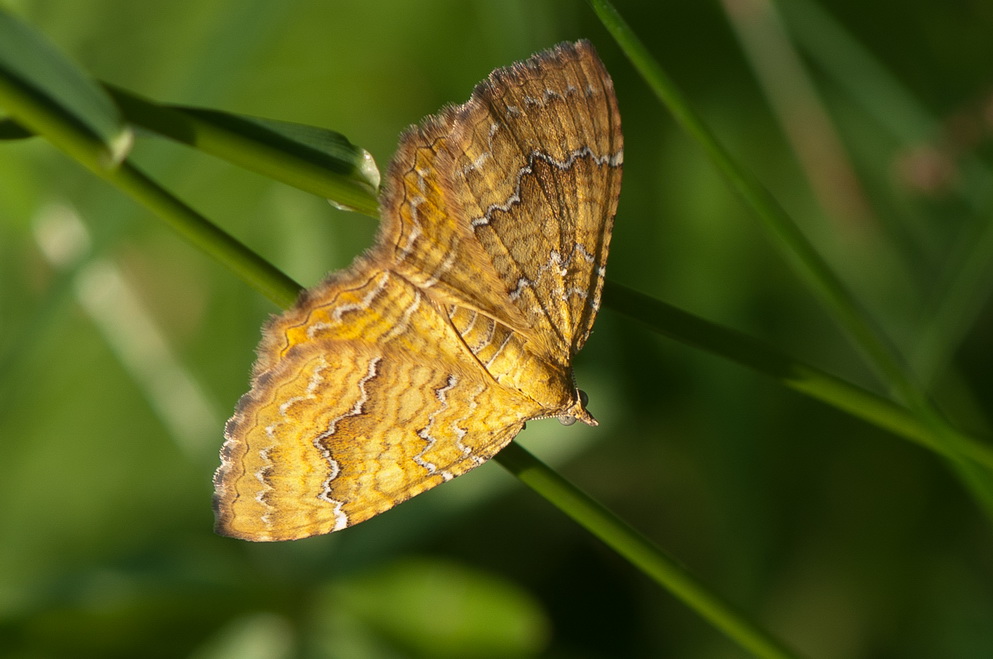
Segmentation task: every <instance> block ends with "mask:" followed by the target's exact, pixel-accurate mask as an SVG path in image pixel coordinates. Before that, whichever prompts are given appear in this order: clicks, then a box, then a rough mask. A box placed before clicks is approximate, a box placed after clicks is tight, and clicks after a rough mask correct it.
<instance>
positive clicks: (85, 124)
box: [0, 7, 133, 167]
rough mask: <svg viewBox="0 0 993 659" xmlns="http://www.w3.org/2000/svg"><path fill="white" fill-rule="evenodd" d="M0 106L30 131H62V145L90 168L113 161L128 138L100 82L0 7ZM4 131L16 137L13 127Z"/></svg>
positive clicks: (123, 150) (123, 152)
mask: <svg viewBox="0 0 993 659" xmlns="http://www.w3.org/2000/svg"><path fill="white" fill-rule="evenodd" d="M0 107H2V108H3V109H5V110H6V111H7V112H8V113H9V114H10V116H11V117H13V119H14V120H16V122H17V123H18V124H20V125H21V126H22V127H23V128H25V129H27V130H29V131H31V132H35V133H48V132H51V131H53V130H63V131H66V133H67V134H66V136H65V137H66V138H67V140H66V142H67V144H70V145H71V147H72V148H73V149H74V150H75V151H77V152H78V154H79V156H80V157H81V158H85V159H86V160H88V161H89V162H90V163H91V164H90V165H89V166H91V167H114V166H116V165H117V164H118V163H120V162H121V161H122V160H123V159H124V158H125V156H126V155H127V153H128V151H129V150H130V148H131V144H132V141H133V140H132V134H131V130H130V129H129V128H128V126H127V125H126V124H125V123H124V121H123V120H122V119H121V116H120V113H119V112H118V111H117V107H116V106H115V105H114V103H113V101H111V100H110V98H109V97H108V96H107V94H106V93H105V92H104V90H103V89H102V88H101V87H100V85H98V84H97V83H96V82H94V81H93V80H91V79H90V78H89V77H88V76H87V75H86V74H85V73H84V72H83V71H82V70H80V69H79V68H78V67H77V66H76V65H75V64H74V63H73V62H72V61H71V60H70V59H69V58H67V57H66V56H64V55H63V54H62V53H60V52H59V51H58V50H57V49H56V48H55V47H54V46H53V45H52V44H51V43H50V42H49V41H48V40H47V39H46V38H45V37H44V36H42V35H41V34H39V33H37V32H36V31H35V30H34V29H33V28H31V27H30V26H29V25H27V24H26V23H24V22H23V21H21V20H19V19H17V18H15V17H14V16H13V15H11V14H10V13H8V12H7V11H6V10H5V9H3V8H2V7H0ZM12 131H13V132H12ZM5 132H7V133H8V135H13V136H17V135H16V130H15V129H13V128H7V129H5Z"/></svg>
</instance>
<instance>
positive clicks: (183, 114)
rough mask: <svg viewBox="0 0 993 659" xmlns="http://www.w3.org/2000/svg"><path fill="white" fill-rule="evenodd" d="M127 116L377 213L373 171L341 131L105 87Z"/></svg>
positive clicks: (298, 185)
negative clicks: (172, 102)
mask: <svg viewBox="0 0 993 659" xmlns="http://www.w3.org/2000/svg"><path fill="white" fill-rule="evenodd" d="M107 89H108V91H109V92H110V94H111V95H112V96H113V98H114V99H115V100H116V101H117V103H118V104H119V105H120V107H121V110H122V111H123V112H124V114H125V116H126V117H127V118H128V120H129V121H130V122H131V123H133V124H134V125H136V126H139V127H141V128H145V129H147V130H149V131H153V132H155V133H156V134H158V135H161V136H163V137H167V138H169V139H172V140H175V141H177V142H181V143H183V144H187V145H189V146H192V147H194V148H197V149H200V150H202V151H204V152H206V153H210V154H212V155H215V156H217V157H219V158H223V159H224V160H227V161H228V162H231V163H234V164H236V165H238V166H240V167H244V168H245V169H249V170H251V171H254V172H258V173H259V174H263V175H265V176H269V177H271V178H273V179H276V180H278V181H282V182H283V183H286V184H288V185H292V186H294V187H296V188H299V189H301V190H305V191H307V192H311V193H313V194H317V195H320V196H322V197H325V198H327V199H328V200H330V201H331V202H332V203H334V204H335V205H336V206H338V207H340V208H344V209H346V210H355V211H358V212H360V213H363V214H365V215H370V216H372V217H378V215H379V210H378V201H377V198H376V195H377V190H378V188H379V170H378V169H377V168H376V163H375V161H374V160H373V158H372V156H371V155H370V154H369V152H368V151H366V150H365V149H362V148H360V147H358V146H356V145H354V144H352V143H351V142H349V141H348V138H346V137H345V136H344V135H342V134H341V133H336V132H334V131H331V130H327V129H324V128H317V127H314V126H305V125H303V124H294V123H290V122H286V121H274V120H271V119H260V118H257V117H246V116H243V115H237V114H231V113H227V112H219V111H216V110H204V109H196V108H187V107H179V106H169V105H162V104H159V103H154V102H152V101H149V100H147V99H144V98H141V97H139V96H136V95H134V94H132V93H130V92H127V91H125V90H123V89H118V88H115V87H111V86H108V87H107Z"/></svg>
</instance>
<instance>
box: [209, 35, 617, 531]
mask: <svg viewBox="0 0 993 659" xmlns="http://www.w3.org/2000/svg"><path fill="white" fill-rule="evenodd" d="M622 164H623V138H622V136H621V122H620V115H619V114H618V110H617V99H616V97H615V95H614V88H613V83H612V81H611V79H610V76H609V75H608V74H607V71H606V70H605V68H604V66H603V64H602V63H601V62H600V60H599V58H598V57H597V55H596V52H595V51H594V49H593V47H592V46H591V45H590V44H589V43H588V42H586V41H578V42H576V43H563V44H559V45H558V46H556V47H554V48H552V49H550V50H547V51H543V52H540V53H538V54H536V55H533V56H532V57H530V58H529V59H527V60H525V61H522V62H518V63H515V64H513V65H511V66H509V67H506V68H501V69H497V70H496V71H493V72H492V73H491V74H490V75H489V77H488V78H487V79H486V80H484V81H482V82H481V83H479V84H478V85H477V86H476V88H475V90H474V91H473V93H472V95H471V97H470V98H469V100H468V101H467V102H466V103H464V104H462V105H457V106H449V107H445V108H443V109H442V110H441V111H440V112H439V113H438V114H435V115H432V116H429V117H427V118H426V119H424V120H423V121H422V122H421V123H420V124H419V125H417V126H414V127H411V128H409V129H408V130H407V131H406V132H405V133H404V134H403V135H402V136H401V138H400V144H399V147H398V149H397V152H396V155H395V157H394V159H393V161H392V163H391V164H390V167H389V170H388V175H387V178H386V182H385V185H384V189H383V191H382V195H381V199H380V208H381V214H382V217H381V222H380V228H379V232H378V236H377V238H376V241H375V243H374V245H373V246H372V247H371V248H370V249H369V250H368V251H367V252H365V253H364V254H362V255H360V256H359V257H357V258H356V259H355V261H354V262H353V263H352V264H351V265H350V266H349V267H348V268H347V269H345V270H342V271H339V272H335V273H332V274H330V275H329V276H328V277H327V278H326V279H325V280H324V281H323V282H322V283H320V284H318V285H317V286H315V287H313V288H311V289H309V290H307V291H305V292H304V293H303V294H302V295H301V296H300V298H299V300H298V301H297V302H296V304H295V306H294V307H292V308H291V309H289V310H288V311H286V312H285V313H283V314H282V315H279V316H276V317H274V318H273V319H272V320H270V322H269V323H268V324H267V325H266V326H265V328H264V329H263V338H262V341H261V343H260V345H259V348H258V359H257V361H256V363H255V367H254V370H253V376H252V383H251V390H250V391H249V392H248V393H247V394H245V395H244V396H243V397H242V398H241V400H240V401H239V402H238V405H237V409H236V411H235V413H234V416H233V417H232V418H231V419H230V420H229V421H228V423H227V425H226V427H225V442H224V446H223V448H222V449H221V465H220V467H219V468H218V470H217V472H216V474H215V476H214V487H215V495H214V508H215V513H216V520H217V526H216V530H217V531H218V532H219V533H221V534H224V535H229V536H233V537H237V538H243V539H246V540H255V541H272V540H290V539H296V538H304V537H307V536H312V535H317V534H322V533H329V532H332V531H337V530H340V529H343V528H346V527H348V526H352V525H354V524H357V523H359V522H362V521H364V520H367V519H369V518H370V517H373V516H374V515H377V514H379V513H381V512H383V511H385V510H388V509H390V508H392V507H394V506H396V505H397V504H399V503H401V502H403V501H405V500H407V499H409V498H410V497H412V496H414V495H416V494H419V493H421V492H424V491H425V490H428V489H430V488H432V487H434V486H436V485H439V484H441V483H443V482H445V481H448V480H451V479H452V478H455V477H456V476H459V475H461V474H463V473H465V472H467V471H469V470H470V469H472V468H474V467H476V466H479V465H481V464H483V463H484V462H486V461H487V460H488V459H490V458H491V457H492V456H493V455H495V454H496V453H497V452H498V451H499V450H500V449H501V448H503V447H504V446H506V445H507V444H508V443H509V442H510V441H511V440H512V439H513V438H514V437H515V436H516V435H517V433H518V432H520V431H521V429H522V428H523V427H524V424H525V422H526V421H528V420H531V419H539V418H544V417H557V418H558V419H560V420H562V421H563V422H565V423H571V422H574V421H577V420H578V421H581V422H583V423H586V424H589V425H596V420H595V419H594V418H593V416H592V415H591V414H590V413H589V412H588V411H587V410H586V401H585V396H584V395H582V394H581V392H580V391H579V390H578V389H577V388H576V386H575V384H574V381H573V374H572V360H573V357H574V356H575V355H576V353H577V352H579V350H580V349H581V348H582V347H583V344H584V343H585V342H586V339H587V337H588V336H589V334H590V330H591V328H592V326H593V321H594V319H595V318H596V314H597V310H598V309H599V306H600V296H601V291H602V288H603V281H604V268H605V264H606V260H607V251H608V248H609V245H610V235H611V229H612V226H613V221H614V214H615V212H616V208H617V199H618V195H619V193H620V185H621V170H622Z"/></svg>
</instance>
